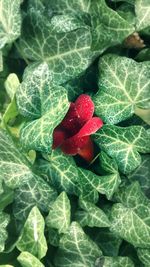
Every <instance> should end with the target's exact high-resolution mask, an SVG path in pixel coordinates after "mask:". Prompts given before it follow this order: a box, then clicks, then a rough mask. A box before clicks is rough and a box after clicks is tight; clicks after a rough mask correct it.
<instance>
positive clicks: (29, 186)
mask: <svg viewBox="0 0 150 267" xmlns="http://www.w3.org/2000/svg"><path fill="white" fill-rule="evenodd" d="M56 197H57V193H56V191H55V190H54V189H53V188H52V187H51V186H50V185H49V184H48V183H47V182H46V181H44V180H43V179H42V178H40V177H39V176H35V177H34V178H32V179H31V180H29V181H28V182H27V183H25V184H23V185H21V186H20V187H19V188H18V189H16V191H15V197H14V203H13V211H14V215H15V217H16V218H17V219H18V220H21V221H22V220H24V219H26V217H27V216H28V214H29V212H30V210H31V209H32V208H33V207H34V206H37V207H38V208H39V209H40V210H41V211H44V212H48V211H49V208H50V207H51V205H52V203H53V202H54V200H55V199H56Z"/></svg>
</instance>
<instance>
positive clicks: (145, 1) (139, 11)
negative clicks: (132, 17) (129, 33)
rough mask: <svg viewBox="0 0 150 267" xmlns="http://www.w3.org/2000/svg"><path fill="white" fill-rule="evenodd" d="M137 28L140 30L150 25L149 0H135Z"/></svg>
mask: <svg viewBox="0 0 150 267" xmlns="http://www.w3.org/2000/svg"><path fill="white" fill-rule="evenodd" d="M135 13H136V28H137V30H138V31H141V30H143V29H145V28H146V27H148V26H150V16H149V14H150V5H149V0H136V1H135Z"/></svg>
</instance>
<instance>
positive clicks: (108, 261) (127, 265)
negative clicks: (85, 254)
mask: <svg viewBox="0 0 150 267" xmlns="http://www.w3.org/2000/svg"><path fill="white" fill-rule="evenodd" d="M101 262H103V267H110V266H111V267H122V266H123V267H134V264H133V262H132V261H131V259H130V258H128V257H102V258H100V259H99V261H97V264H100V263H101ZM96 266H97V267H98V266H100V265H96Z"/></svg>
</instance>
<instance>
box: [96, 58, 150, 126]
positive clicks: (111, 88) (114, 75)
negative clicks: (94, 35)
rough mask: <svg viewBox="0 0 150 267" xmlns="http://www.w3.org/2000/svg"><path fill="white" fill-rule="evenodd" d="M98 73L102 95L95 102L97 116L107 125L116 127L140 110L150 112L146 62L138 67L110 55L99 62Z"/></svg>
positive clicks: (136, 64)
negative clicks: (115, 125) (149, 110)
mask: <svg viewBox="0 0 150 267" xmlns="http://www.w3.org/2000/svg"><path fill="white" fill-rule="evenodd" d="M99 72H100V80H99V91H98V92H97V94H96V95H95V96H94V97H93V101H94V104H95V112H96V114H97V115H98V116H100V117H101V118H102V119H103V120H104V121H105V122H106V123H109V124H116V123H118V122H120V121H123V120H125V119H127V118H130V117H131V116H132V115H133V114H134V113H136V108H137V107H141V108H144V109H148V108H150V97H149V86H150V81H149V78H148V77H149V67H148V64H147V63H146V62H140V63H137V62H135V61H134V60H133V59H129V58H126V57H120V56H117V55H111V54H109V55H106V56H103V57H102V59H101V60H100V62H99ZM108 77H109V79H108ZM137 115H138V114H137Z"/></svg>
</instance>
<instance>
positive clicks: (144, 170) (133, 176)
mask: <svg viewBox="0 0 150 267" xmlns="http://www.w3.org/2000/svg"><path fill="white" fill-rule="evenodd" d="M128 178H129V179H130V180H131V181H138V182H139V184H140V186H141V189H142V190H143V191H144V193H145V194H146V195H147V196H148V197H149V195H150V156H149V155H143V156H142V162H141V164H140V165H139V166H138V168H136V169H135V170H134V171H133V172H132V173H130V174H129V175H128Z"/></svg>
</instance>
